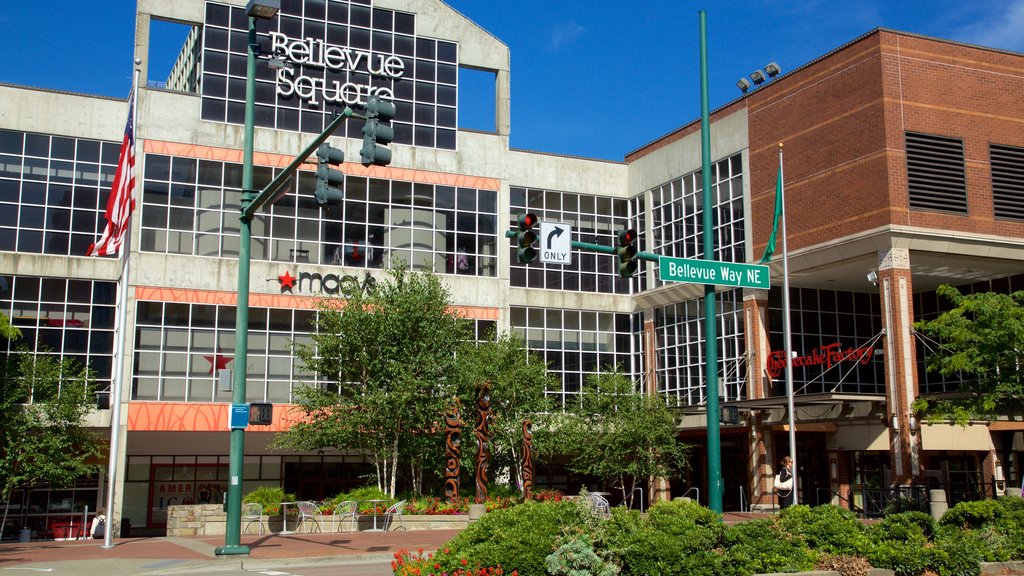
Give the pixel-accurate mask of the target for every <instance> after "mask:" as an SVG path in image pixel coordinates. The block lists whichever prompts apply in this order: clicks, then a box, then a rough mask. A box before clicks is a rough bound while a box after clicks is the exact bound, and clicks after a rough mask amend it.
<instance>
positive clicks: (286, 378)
mask: <svg viewBox="0 0 1024 576" xmlns="http://www.w3.org/2000/svg"><path fill="white" fill-rule="evenodd" d="M315 314H316V312H315V311H313V310H289V309H280V308H258V307H250V308H249V339H248V347H249V348H248V358H247V362H246V389H245V392H246V401H247V402H273V403H289V402H292V401H293V399H294V392H295V390H296V388H298V387H299V386H307V385H323V384H326V383H327V382H326V381H323V380H320V379H318V378H317V376H316V375H315V374H313V373H311V372H308V371H306V370H304V369H303V368H302V365H301V362H300V361H299V359H298V358H297V357H295V356H294V354H293V353H292V350H293V346H294V345H310V344H312V339H311V338H310V337H309V334H310V330H311V329H312V326H313V320H314V318H315ZM493 325H494V323H493V321H488V320H475V321H474V327H475V334H476V335H477V337H480V336H481V335H485V334H486V333H487V331H488V330H489V329H490V328H492V327H493ZM234 346H235V307H234V306H224V305H212V304H189V303H175V302H147V301H140V302H138V303H137V306H136V319H135V377H134V379H133V381H132V399H133V400H154V401H171V402H231V392H230V391H224V390H219V389H218V386H217V378H218V372H219V370H221V369H226V368H231V369H234V368H235V365H234V363H233V354H234Z"/></svg>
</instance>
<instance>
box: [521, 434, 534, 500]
mask: <svg viewBox="0 0 1024 576" xmlns="http://www.w3.org/2000/svg"><path fill="white" fill-rule="evenodd" d="M531 490H533V421H532V420H530V419H529V418H525V419H523V498H529V497H530V491H531Z"/></svg>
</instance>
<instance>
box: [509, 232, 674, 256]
mask: <svg viewBox="0 0 1024 576" xmlns="http://www.w3.org/2000/svg"><path fill="white" fill-rule="evenodd" d="M515 237H516V231H515V230H506V231H505V238H515ZM572 247H573V248H577V249H579V250H590V251H591V252H600V253H601V254H611V255H613V256H614V255H616V254H618V249H617V248H615V247H614V246H602V245H600V244H591V243H589V242H577V241H576V240H573V241H572ZM636 258H637V259H638V260H646V261H647V262H655V263H657V262H660V261H661V256H658V255H657V254H652V253H651V252H637V253H636Z"/></svg>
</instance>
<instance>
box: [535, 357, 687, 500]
mask: <svg viewBox="0 0 1024 576" xmlns="http://www.w3.org/2000/svg"><path fill="white" fill-rule="evenodd" d="M567 409H569V408H567ZM550 429H551V435H552V439H551V442H552V443H553V444H554V445H555V446H557V448H558V451H559V452H561V453H564V454H570V455H571V456H572V460H571V461H570V462H569V469H570V470H572V471H573V472H576V473H578V474H583V475H589V476H596V477H598V478H600V479H601V480H602V481H604V482H606V483H607V484H609V485H610V486H614V487H616V488H619V489H620V490H621V491H622V497H623V499H626V498H628V497H629V495H630V494H631V493H632V492H633V488H634V487H635V486H636V485H637V484H638V483H643V482H646V481H647V479H648V478H651V477H661V478H667V477H669V476H671V475H672V474H673V473H675V472H678V471H680V470H682V469H684V468H685V467H686V463H687V448H688V447H687V446H686V445H685V444H683V443H682V442H680V441H679V438H678V434H677V430H676V420H675V417H674V416H673V415H672V413H671V412H669V410H668V408H667V407H666V406H665V404H664V402H663V401H662V400H661V399H660V398H658V397H655V396H650V395H646V394H643V393H641V392H639V391H638V390H637V389H636V386H635V385H634V384H633V382H631V381H630V380H629V379H628V378H626V377H625V376H624V375H622V374H621V373H620V372H618V371H614V372H606V373H603V374H598V375H594V376H592V377H590V378H588V379H587V382H586V383H585V384H584V386H583V390H582V391H581V398H580V404H579V406H578V407H576V408H572V412H570V413H567V414H565V415H564V416H563V417H561V418H559V419H558V420H557V421H554V422H552V424H551V426H550Z"/></svg>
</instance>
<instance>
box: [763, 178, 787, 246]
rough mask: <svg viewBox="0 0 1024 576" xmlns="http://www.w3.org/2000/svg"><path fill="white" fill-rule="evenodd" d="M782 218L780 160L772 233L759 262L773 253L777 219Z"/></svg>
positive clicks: (776, 234) (777, 229) (777, 230)
mask: <svg viewBox="0 0 1024 576" xmlns="http://www.w3.org/2000/svg"><path fill="white" fill-rule="evenodd" d="M781 218H782V162H779V177H778V179H777V180H776V181H775V219H774V220H773V222H772V235H771V237H770V238H768V245H767V246H765V247H764V256H761V264H765V263H767V262H769V261H770V260H771V259H772V255H773V254H775V237H776V236H778V234H779V220H780V219H781Z"/></svg>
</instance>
